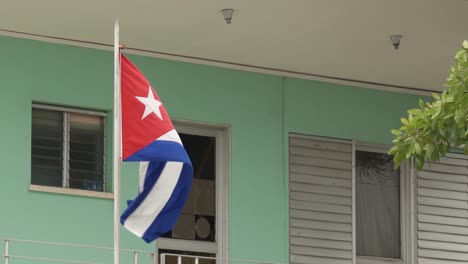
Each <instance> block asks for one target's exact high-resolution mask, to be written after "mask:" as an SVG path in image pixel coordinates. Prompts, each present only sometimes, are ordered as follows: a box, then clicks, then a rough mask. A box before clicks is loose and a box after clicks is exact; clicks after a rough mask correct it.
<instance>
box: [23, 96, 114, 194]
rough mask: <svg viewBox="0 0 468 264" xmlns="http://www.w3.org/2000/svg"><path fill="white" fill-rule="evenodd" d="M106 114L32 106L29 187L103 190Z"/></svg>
mask: <svg viewBox="0 0 468 264" xmlns="http://www.w3.org/2000/svg"><path fill="white" fill-rule="evenodd" d="M104 131H105V114H104V113H100V112H92V111H85V110H78V109H68V108H62V107H55V106H45V105H33V108H32V131H31V134H32V142H31V184H33V185H44V186H52V187H63V188H73V189H82V190H91V191H104V190H105V180H104V179H105V176H104V145H105V142H104V133H105V132H104Z"/></svg>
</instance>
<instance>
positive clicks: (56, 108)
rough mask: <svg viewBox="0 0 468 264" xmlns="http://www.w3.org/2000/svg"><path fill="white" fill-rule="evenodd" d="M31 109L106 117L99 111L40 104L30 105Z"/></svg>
mask: <svg viewBox="0 0 468 264" xmlns="http://www.w3.org/2000/svg"><path fill="white" fill-rule="evenodd" d="M32 108H39V109H46V110H54V111H61V112H69V113H78V114H86V115H95V116H107V113H106V112H101V111H94V110H86V109H80V108H73V107H65V106H56V105H49V104H40V103H32Z"/></svg>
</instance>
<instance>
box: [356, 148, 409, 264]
mask: <svg viewBox="0 0 468 264" xmlns="http://www.w3.org/2000/svg"><path fill="white" fill-rule="evenodd" d="M389 149H390V145H385V144H369V143H357V145H356V149H355V151H368V152H375V153H388V150H389ZM355 151H354V152H353V161H355ZM355 169H356V167H355V166H353V173H355ZM408 172H409V171H408V167H407V164H405V163H403V164H401V165H400V259H391V258H380V257H369V256H356V258H357V263H358V264H387V263H393V264H409V263H411V261H409V260H410V259H411V258H410V255H411V254H410V252H411V251H412V250H413V248H412V247H411V244H412V243H410V240H411V237H410V234H409V233H410V232H412V228H411V226H410V225H409V224H408V223H409V222H410V221H411V217H412V211H411V206H410V204H409V202H410V201H409V198H408V197H411V196H412V191H411V188H412V186H411V179H410V174H409V173H408ZM353 195H355V193H353ZM354 200H355V197H354V196H353V202H354ZM354 222H355V219H354V218H353V226H354ZM355 239H356V238H355V237H353V244H354V243H355V241H354V240H355Z"/></svg>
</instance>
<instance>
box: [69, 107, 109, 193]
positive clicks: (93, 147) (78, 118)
mask: <svg viewBox="0 0 468 264" xmlns="http://www.w3.org/2000/svg"><path fill="white" fill-rule="evenodd" d="M69 166H70V172H69V173H70V188H75V189H84V190H91V191H103V176H104V175H103V167H104V123H103V117H100V116H93V115H85V114H77V113H70V163H69Z"/></svg>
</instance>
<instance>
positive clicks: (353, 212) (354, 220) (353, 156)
mask: <svg viewBox="0 0 468 264" xmlns="http://www.w3.org/2000/svg"><path fill="white" fill-rule="evenodd" d="M352 142H353V143H352V144H353V145H352V149H351V155H352V158H351V167H352V169H351V174H352V185H351V189H352V190H351V197H352V204H351V211H352V213H351V214H352V220H351V221H352V244H353V245H352V248H353V252H352V258H353V259H352V261H353V264H356V141H354V140H353V141H352Z"/></svg>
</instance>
